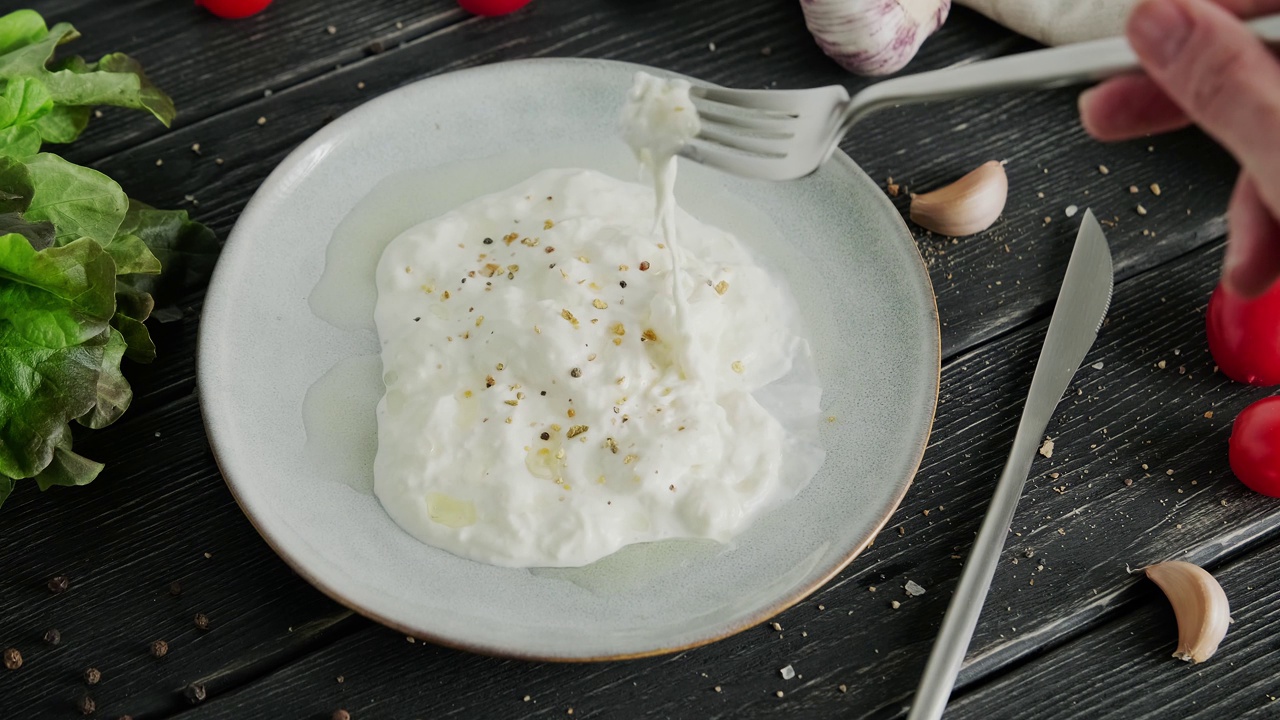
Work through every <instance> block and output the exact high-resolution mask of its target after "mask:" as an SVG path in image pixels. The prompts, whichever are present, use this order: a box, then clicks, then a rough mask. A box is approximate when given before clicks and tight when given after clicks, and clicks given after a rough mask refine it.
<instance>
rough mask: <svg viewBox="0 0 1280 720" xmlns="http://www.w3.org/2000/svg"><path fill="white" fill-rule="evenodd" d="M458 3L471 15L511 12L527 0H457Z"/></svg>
mask: <svg viewBox="0 0 1280 720" xmlns="http://www.w3.org/2000/svg"><path fill="white" fill-rule="evenodd" d="M458 4H459V5H461V6H462V9H463V10H466V11H467V12H469V13H471V14H473V15H488V16H495V15H506V14H507V13H513V12H515V11H517V10H519V9H520V8H522V7H524V6H525V5H528V4H529V0H458Z"/></svg>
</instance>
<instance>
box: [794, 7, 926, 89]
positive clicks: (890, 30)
mask: <svg viewBox="0 0 1280 720" xmlns="http://www.w3.org/2000/svg"><path fill="white" fill-rule="evenodd" d="M800 6H801V7H802V8H803V9H804V19H805V24H807V25H808V26H809V32H811V33H813V37H814V39H815V40H817V41H818V46H819V47H821V48H822V51H823V52H825V53H826V54H827V55H829V56H830V57H831V58H832V59H834V60H835V61H836V62H838V63H840V64H841V65H842V66H844V68H845V69H847V70H849V71H851V72H855V73H858V74H859V75H888V74H890V73H895V72H897V71H899V70H901V69H902V68H903V67H904V66H906V64H907V63H908V62H910V61H911V58H913V57H915V54H916V51H917V50H919V49H920V44H921V43H923V42H924V41H925V38H927V37H929V36H930V35H932V34H933V32H934V31H935V30H937V29H938V28H939V27H942V23H943V21H944V20H946V19H947V12H949V11H950V10H951V0H800Z"/></svg>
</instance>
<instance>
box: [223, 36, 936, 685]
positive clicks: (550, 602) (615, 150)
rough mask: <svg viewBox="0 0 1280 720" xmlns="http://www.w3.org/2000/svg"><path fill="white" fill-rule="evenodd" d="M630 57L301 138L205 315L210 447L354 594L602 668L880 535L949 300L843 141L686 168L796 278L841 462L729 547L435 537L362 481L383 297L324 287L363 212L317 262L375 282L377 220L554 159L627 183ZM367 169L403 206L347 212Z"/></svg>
mask: <svg viewBox="0 0 1280 720" xmlns="http://www.w3.org/2000/svg"><path fill="white" fill-rule="evenodd" d="M638 69H640V68H638V67H637V66H633V65H626V64H622V63H614V62H605V61H588V60H537V61H521V62H513V63H504V64H499V65H490V66H487V67H481V68H477V69H473V70H466V71H462V72H456V73H451V74H448V75H443V76H440V77H435V78H431V79H427V80H423V81H421V82H418V83H415V84H413V85H409V86H407V87H404V88H401V89H399V90H396V91H394V92H391V93H388V94H386V95H383V96H382V97H379V98H378V99H376V100H373V101H371V102H369V103H367V104H365V105H363V106H362V107H360V108H359V109H357V110H355V111H353V112H351V113H348V114H347V115H345V116H344V117H342V118H340V119H338V120H337V121H335V122H333V123H332V124H330V125H328V126H327V127H325V128H324V129H322V130H321V131H319V132H318V133H316V134H315V135H314V136H313V137H312V138H310V139H309V140H307V141H306V142H305V143H303V144H302V145H301V146H300V147H299V148H298V149H297V150H295V151H294V152H293V153H292V154H291V155H289V157H288V158H287V159H286V160H285V161H284V162H283V163H281V165H280V167H278V168H277V169H276V170H275V172H273V173H272V174H271V176H270V177H269V178H267V180H266V182H264V183H263V185H262V187H261V188H260V189H259V190H258V192H257V194H256V195H254V197H253V200H252V201H251V202H250V203H249V205H248V207H247V208H246V209H245V211H244V213H243V214H242V215H241V217H240V220H239V222H238V223H237V224H236V227H235V229H234V231H233V232H232V233H231V237H230V238H229V240H228V241H227V245H226V248H225V249H224V250H223V253H222V258H221V260H220V261H219V264H218V268H217V271H216V272H215V274H214V276H213V280H212V282H211V284H210V287H209V294H208V299H207V302H206V305H205V309H204V318H203V322H202V326H201V332H200V343H199V368H200V377H199V388H200V396H201V404H202V409H203V411H204V416H205V422H206V426H207V429H208V434H209V440H210V443H211V445H212V447H213V450H214V453H215V455H216V457H217V459H218V463H219V465H220V466H221V468H222V471H223V474H224V475H225V477H226V479H227V484H228V485H229V486H230V487H231V490H232V493H233V494H234V495H235V497H236V500H237V501H238V502H239V503H240V505H241V507H242V508H243V509H244V511H245V513H246V514H247V515H248V516H249V519H250V520H251V521H252V522H253V524H254V526H255V527H256V528H257V529H258V531H259V532H260V533H261V534H262V536H263V537H264V538H265V539H266V540H267V542H268V543H269V544H270V545H271V547H272V548H274V549H275V551H276V552H277V553H279V554H280V556H281V557H283V558H284V559H285V561H286V562H288V563H289V564H290V565H291V566H292V567H293V568H294V569H295V570H296V571H297V572H298V573H300V574H301V575H302V576H303V577H305V578H307V580H309V581H310V582H311V583H312V584H314V585H315V586H316V587H318V588H319V589H320V590H322V591H324V592H325V593H326V594H328V595H330V596H331V597H333V598H334V599H336V600H338V601H339V602H342V603H344V604H345V605H348V606H350V607H351V608H353V609H355V610H356V611H358V612H360V613H362V614H364V615H367V616H369V617H371V618H374V619H375V620H378V621H379V622H382V623H384V624H386V625H389V626H392V627H394V628H396V629H398V630H400V631H402V632H404V633H406V634H408V635H412V636H414V637H417V638H423V639H429V640H433V641H436V642H439V643H442V644H446V645H451V646H456V647H462V648H466V649H470V650H474V651H477V652H484V653H492V654H498V655H509V656H517V657H526V658H539V659H552V660H586V659H604V658H621V657H636V656H643V655H650V654H656V653H662V652H669V651H674V650H678V649H682V648H687V647H692V646H696V645H700V644H703V643H707V642H711V641H713V640H716V639H719V638H722V637H725V636H727V635H730V634H733V633H735V632H738V631H740V630H742V629H744V628H746V627H749V626H751V625H754V624H757V623H760V622H763V621H764V620H766V619H768V618H769V617H770V616H772V615H774V614H775V613H777V612H779V611H781V610H783V609H785V608H787V607H789V606H790V605H792V604H794V603H796V602H798V601H799V600H801V599H802V598H804V597H805V596H807V595H808V594H810V593H811V592H813V591H814V590H816V589H817V588H818V587H820V586H821V585H822V584H823V583H825V582H826V581H827V580H829V579H830V578H831V577H832V576H833V575H835V574H836V573H837V572H839V571H840V570H841V569H842V568H843V567H844V566H845V565H846V564H848V563H849V561H850V560H852V559H853V557H854V556H855V555H857V553H858V552H859V551H860V550H861V549H862V548H864V547H866V545H867V544H868V543H869V542H870V541H871V540H872V538H874V537H875V534H876V533H877V532H878V531H879V529H880V528H881V527H882V526H883V525H884V523H885V522H886V520H887V519H888V518H889V516H890V515H891V514H892V513H893V511H894V509H895V508H896V507H897V505H898V502H899V501H900V500H901V498H902V496H903V494H904V493H905V492H906V489H907V487H908V486H909V485H910V483H911V479H912V477H913V476H914V474H915V472H916V469H917V467H918V465H919V462H920V458H921V455H922V454H923V452H924V448H925V444H926V441H927V439H928V435H929V428H930V425H931V423H932V420H933V412H934V407H935V403H936V400H937V389H938V365H939V339H938V319H937V311H936V308H935V305H934V300H933V293H932V289H931V287H930V285H929V279H928V275H927V274H926V272H925V269H924V267H923V265H922V264H921V262H920V258H919V255H918V254H917V250H916V246H915V243H914V242H913V240H912V238H911V235H910V233H909V232H908V231H907V229H906V227H905V226H904V225H903V222H902V220H901V218H900V217H899V216H898V213H897V212H896V210H895V209H894V208H893V206H892V205H891V204H890V203H889V201H888V199H887V198H885V196H884V194H883V193H882V192H881V191H880V190H879V189H878V188H877V187H876V186H875V184H874V183H873V182H872V181H871V179H870V178H868V177H867V176H866V175H864V174H863V173H862V172H861V171H860V170H859V169H858V168H857V167H856V166H855V165H854V164H853V162H852V161H850V160H849V158H848V157H847V156H845V155H843V154H841V153H837V154H836V156H835V157H834V158H833V159H832V161H830V162H828V163H827V165H826V166H825V167H824V168H823V169H822V170H821V171H820V172H818V173H816V174H815V175H813V176H810V177H808V178H805V179H804V180H801V181H795V182H790V183H781V184H779V183H764V182H753V181H748V180H742V179H739V178H732V177H727V176H723V175H719V174H717V173H714V172H712V171H710V170H707V169H705V168H701V167H697V166H691V165H690V164H689V163H685V164H684V166H683V167H682V169H681V171H680V172H681V179H680V182H679V192H678V196H679V198H680V202H681V205H682V207H685V208H686V209H687V210H689V211H690V212H692V213H693V214H694V215H696V216H699V217H701V218H703V219H705V220H708V221H710V222H712V224H718V225H721V226H723V227H725V228H726V229H729V230H731V231H734V232H736V233H737V234H738V235H739V237H740V238H742V240H743V241H744V243H745V244H746V245H747V246H748V247H749V248H750V249H751V250H752V251H753V252H755V253H757V254H758V256H759V257H760V258H761V260H762V262H764V263H765V264H766V265H767V266H769V267H771V268H773V269H775V270H777V271H778V273H779V274H780V275H781V276H782V277H783V278H784V279H785V280H786V282H787V283H788V284H789V285H790V287H791V289H792V291H793V293H794V294H795V296H796V299H797V301H798V302H799V304H800V307H801V309H802V311H803V312H804V315H805V317H806V323H807V327H806V328H805V329H804V330H805V333H806V334H807V335H808V337H809V338H810V339H811V343H812V346H813V349H814V355H815V360H816V365H817V370H818V373H819V376H820V380H821V383H822V385H823V402H822V404H823V409H824V414H826V415H829V416H831V417H832V418H834V421H832V422H829V423H828V422H824V423H822V426H823V427H822V434H823V443H824V444H825V446H826V449H827V458H826V463H825V465H824V466H823V467H822V469H821V470H820V471H819V473H818V475H817V476H816V477H815V478H814V479H813V481H812V482H811V484H810V485H809V486H808V487H807V488H806V489H805V490H804V491H803V492H802V493H801V494H800V495H799V496H798V497H797V498H795V499H794V500H792V501H791V502H789V503H787V504H786V505H784V506H782V507H780V508H778V509H776V510H774V511H772V512H770V513H769V514H767V515H766V516H764V517H762V518H761V519H760V520H759V521H758V522H757V523H756V524H755V525H753V526H752V527H751V528H750V529H749V530H748V531H747V532H746V533H745V534H744V535H742V536H741V538H740V539H739V541H738V543H737V544H736V547H734V548H733V549H730V550H727V551H726V550H723V549H720V548H718V547H717V548H711V547H709V546H708V545H707V544H706V543H687V542H686V543H679V542H677V543H657V544H652V545H645V546H634V547H632V548H629V549H627V550H624V551H622V552H621V553H618V554H617V555H615V556H612V557H610V558H606V559H605V560H603V561H601V562H600V563H598V564H597V565H596V566H592V567H588V568H585V569H574V570H555V571H552V570H545V571H539V570H534V571H528V570H513V569H505V568H499V567H492V566H488V565H484V564H480V563H475V562H471V561H468V560H463V559H460V558H457V557H455V556H452V555H450V554H448V553H445V552H443V551H440V550H437V549H435V548H432V547H429V546H426V545H423V544H421V543H419V542H418V541H417V540H414V539H413V538H412V537H410V536H409V535H408V534H406V533H405V532H403V531H401V530H400V529H399V528H398V527H397V526H396V525H395V524H394V523H393V522H392V521H391V519H390V518H389V517H388V516H387V514H386V513H385V512H384V511H383V509H382V507H381V506H380V505H379V503H378V501H377V499H376V498H375V497H373V495H372V494H371V493H370V492H369V487H370V486H371V484H372V479H371V477H370V474H371V472H372V470H371V468H370V467H368V463H369V460H370V459H371V457H372V450H373V448H374V447H376V435H375V434H374V432H375V430H374V428H375V424H374V419H373V418H374V414H373V413H374V406H373V403H376V401H377V397H378V395H379V393H380V387H379V385H380V373H379V369H380V366H379V364H378V362H377V360H376V357H369V353H376V352H377V341H376V336H375V335H373V334H372V331H371V330H370V329H369V328H371V327H372V320H371V317H369V318H368V320H367V322H366V321H365V320H364V318H366V317H368V316H366V315H364V314H363V313H365V312H366V311H367V313H370V314H371V313H372V307H373V305H372V296H370V295H369V294H368V292H364V291H361V290H360V289H359V288H356V289H355V290H352V293H353V295H352V298H353V300H352V301H351V302H349V303H341V304H340V307H339V308H338V310H343V309H345V312H346V318H347V320H348V322H346V323H344V322H342V321H341V318H336V324H337V325H345V327H335V325H334V324H332V323H330V322H326V321H325V320H322V319H320V318H319V317H317V315H316V314H315V313H314V312H313V310H312V308H311V305H310V304H309V303H308V298H309V297H310V296H311V295H312V294H313V292H315V290H316V286H317V281H318V280H319V279H320V277H321V275H322V272H324V271H325V263H326V248H327V246H328V245H329V242H330V239H331V238H332V237H333V236H334V235H335V229H337V228H339V226H340V225H342V226H343V230H342V231H341V233H339V234H340V235H345V236H351V235H353V234H354V235H360V234H361V233H362V232H363V227H364V225H365V224H367V225H368V227H369V228H370V229H369V231H368V233H366V234H367V235H369V243H368V246H367V247H366V248H365V249H364V250H363V255H364V256H366V257H364V258H363V259H361V258H359V257H357V258H356V259H355V260H354V261H350V262H347V261H342V262H339V260H340V258H339V256H337V255H334V256H333V257H334V260H332V261H331V264H330V265H331V266H330V268H329V270H328V277H327V280H326V282H337V283H338V284H342V283H343V282H350V283H352V284H353V287H354V286H355V285H360V286H361V287H363V285H362V283H371V273H372V269H373V267H374V263H375V262H376V259H377V253H378V252H379V250H378V248H379V247H380V245H381V243H385V241H386V240H389V239H390V237H385V238H381V239H379V238H377V237H374V236H376V235H378V234H379V232H381V233H384V234H385V232H386V231H387V228H388V227H390V228H392V229H393V230H394V229H397V228H400V227H407V226H408V225H411V224H414V223H416V222H418V221H421V220H425V219H427V218H429V217H431V216H433V215H434V214H437V213H438V212H442V211H443V210H445V209H448V208H449V207H451V206H452V205H454V204H457V203H458V202H461V201H463V200H465V199H468V198H469V197H471V196H473V195H476V194H479V193H482V192H488V191H494V190H498V189H502V188H504V187H506V186H507V185H510V184H513V183H515V182H517V181H519V180H521V179H523V178H524V177H525V176H527V175H529V174H532V171H533V170H537V169H541V167H542V166H544V165H547V164H549V163H550V164H555V165H563V166H575V165H576V166H588V167H593V168H595V169H598V170H602V171H605V172H610V173H613V174H615V175H617V174H621V176H622V177H627V178H630V177H631V176H632V175H633V174H634V169H633V166H632V164H631V162H630V160H629V158H628V157H627V152H626V150H625V149H624V148H623V146H622V143H621V141H619V140H617V139H616V138H617V131H616V118H617V115H618V112H619V109H620V107H621V103H622V100H623V98H624V95H625V91H626V89H627V87H628V86H629V84H630V80H631V76H632V74H633V73H634V72H635V71H636V70H638ZM652 72H658V71H652ZM659 74H661V73H659ZM493 156H497V157H498V158H499V159H498V160H487V161H480V160H479V159H481V158H487V157H493ZM468 167H469V168H471V169H470V170H468V169H467V168H468ZM477 168H479V170H477ZM388 178H390V179H388ZM380 183H381V185H379V184H380ZM375 186H379V189H378V191H377V193H375V194H374V195H373V197H375V198H384V199H385V198H387V197H392V198H394V197H396V196H397V194H399V196H401V197H403V198H405V200H404V201H398V202H396V203H394V204H393V205H392V206H391V207H392V208H393V209H391V210H387V209H386V206H385V203H384V208H383V211H382V212H375V211H374V210H373V209H371V206H369V205H367V203H368V202H370V201H366V205H362V206H361V208H362V209H357V211H356V212H355V213H354V214H353V212H352V211H353V208H357V203H358V202H360V201H361V199H362V198H365V197H366V196H367V195H369V194H370V192H371V191H372V190H374V188H375ZM427 190H430V192H426V191H427ZM424 192H426V194H427V195H429V196H428V197H423V196H422V194H423V193H424ZM362 214H363V217H364V218H365V221H359V220H360V217H361V216H362ZM344 218H345V219H346V222H345V224H344ZM353 218H354V219H353ZM366 221H367V222H366ZM375 226H377V227H375ZM351 247H356V246H351ZM357 250H359V248H356V250H351V252H355V253H356V254H357V255H359V254H360V253H359V252H357ZM348 255H350V253H348ZM348 260H351V258H350V257H348ZM339 265H341V267H339ZM361 292H364V294H363V295H361ZM331 305H332V303H331ZM322 314H323V313H322ZM338 314H339V315H341V314H342V313H341V312H339V313H338ZM330 319H331V320H335V318H332V317H331V318H330ZM362 355H364V356H365V357H364V358H363V359H361V358H360V356H362ZM322 378H323V379H322ZM309 390H310V391H311V397H310V398H308V392H309ZM304 401H305V404H306V406H307V408H308V410H307V413H308V424H307V425H306V426H304V422H303V414H304V413H303V407H304ZM308 433H310V442H308Z"/></svg>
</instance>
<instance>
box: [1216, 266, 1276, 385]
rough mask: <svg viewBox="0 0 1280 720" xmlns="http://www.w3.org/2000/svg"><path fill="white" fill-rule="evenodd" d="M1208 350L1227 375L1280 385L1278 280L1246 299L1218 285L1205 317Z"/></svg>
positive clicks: (1263, 383) (1254, 382)
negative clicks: (1255, 295) (1251, 298)
mask: <svg viewBox="0 0 1280 720" xmlns="http://www.w3.org/2000/svg"><path fill="white" fill-rule="evenodd" d="M1205 322H1206V325H1207V328H1208V331H1209V352H1211V353H1213V359H1214V362H1216V363H1218V367H1219V368H1220V369H1221V370H1222V372H1224V373H1226V374H1227V377H1229V378H1231V379H1232V380H1237V381H1239V382H1246V383H1249V384H1250V385H1280V282H1278V283H1276V284H1275V285H1274V286H1273V287H1272V288H1271V289H1270V290H1268V291H1267V292H1266V293H1265V294H1263V295H1262V296H1261V297H1258V298H1255V299H1253V300H1248V299H1245V298H1242V297H1240V296H1239V295H1236V294H1235V293H1234V292H1232V291H1230V290H1227V289H1226V288H1225V287H1223V286H1221V285H1219V286H1218V288H1217V289H1216V290H1214V291H1213V296H1212V297H1210V298H1209V311H1208V313H1207V314H1206V316H1205Z"/></svg>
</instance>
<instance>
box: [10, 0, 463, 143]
mask: <svg viewBox="0 0 1280 720" xmlns="http://www.w3.org/2000/svg"><path fill="white" fill-rule="evenodd" d="M26 5H28V6H29V7H32V8H34V9H35V10H37V11H39V12H40V13H41V14H43V15H44V16H45V19H46V20H47V21H48V22H50V23H54V22H64V21H65V22H70V23H71V24H73V25H75V26H76V29H77V30H79V31H80V33H81V35H82V36H83V37H82V38H81V39H80V40H77V41H76V42H75V43H73V44H72V45H70V46H68V47H67V48H66V50H65V51H66V52H69V53H75V54H81V55H84V56H85V57H87V58H90V59H94V58H98V57H101V56H102V55H104V54H106V53H109V52H124V53H128V54H129V55H132V56H133V57H135V58H137V59H138V60H140V61H141V62H142V64H143V67H144V68H145V69H146V71H147V74H148V76H149V77H150V78H151V79H152V81H153V82H155V83H156V85H157V86H159V87H160V88H161V89H163V90H164V91H165V92H167V93H169V95H171V96H172V97H173V99H174V102H175V103H176V104H177V107H178V119H177V121H176V122H175V127H181V126H184V125H190V124H191V123H193V122H196V121H198V120H201V119H203V118H206V117H208V116H210V115H213V114H215V113H219V112H222V111H224V110H226V109H228V108H232V107H235V106H237V105H241V104H243V103H245V102H247V101H248V100H251V99H253V98H260V97H262V95H263V93H264V92H267V91H270V90H273V89H279V88H283V87H288V86H290V85H294V84H296V83H298V82H301V81H303V80H306V79H308V78H313V77H316V76H319V75H321V74H324V73H325V72H329V71H331V70H333V68H334V66H336V65H342V64H346V63H350V62H354V61H356V60H359V59H360V58H363V57H365V56H366V55H368V54H369V53H371V52H372V51H371V50H370V46H371V45H372V44H373V43H378V44H379V46H380V47H382V48H394V47H395V46H396V45H398V44H400V43H402V42H406V41H408V40H411V39H413V38H417V37H421V36H423V35H425V34H427V33H430V32H432V31H434V30H437V29H439V28H441V27H445V26H447V25H450V24H453V23H458V22H462V21H464V20H465V19H467V17H468V16H467V14H466V13H464V12H463V11H462V10H460V9H459V8H458V6H457V3H456V2H454V0H380V1H379V2H377V3H361V2H339V1H338V0H320V1H316V0H308V1H307V2H276V3H274V4H272V5H271V7H270V8H269V9H267V10H266V11H264V12H263V13H262V14H260V15H257V16H255V17H252V18H249V19H246V20H240V21H235V22H231V21H226V20H219V19H218V18H215V17H213V16H212V15H210V14H209V13H207V12H205V11H204V10H202V9H200V8H198V7H195V5H194V4H193V3H192V2H190V1H189V0H188V1H187V2H154V1H148V0H113V1H112V2H94V0H34V1H32V2H28V3H26ZM330 26H332V27H333V28H334V32H333V33H332V34H330V33H329V32H328V28H329V27H330ZM103 113H104V117H103V118H101V119H99V120H97V121H96V122H94V123H92V124H91V125H90V126H89V130H88V131H87V132H86V133H85V135H84V137H83V138H81V140H80V141H79V142H77V143H76V144H75V145H73V146H71V149H70V151H69V152H68V153H67V154H68V156H69V157H70V158H71V159H74V160H76V161H77V162H87V161H90V160H93V159H96V158H99V157H101V156H103V155H105V154H107V153H109V152H114V151H117V150H120V149H123V148H125V147H128V146H130V145H136V144H137V143H139V142H141V141H143V140H146V139H149V138H154V137H158V136H161V135H163V134H164V132H165V129H164V127H163V126H162V125H160V124H159V123H157V122H154V121H150V120H145V119H143V116H142V115H141V114H139V113H136V112H133V111H125V110H118V109H115V108H108V109H104V110H103Z"/></svg>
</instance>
